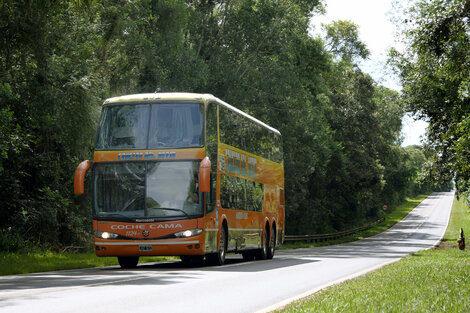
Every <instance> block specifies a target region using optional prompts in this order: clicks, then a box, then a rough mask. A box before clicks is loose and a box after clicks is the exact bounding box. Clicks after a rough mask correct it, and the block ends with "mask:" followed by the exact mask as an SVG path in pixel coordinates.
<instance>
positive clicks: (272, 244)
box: [267, 227, 276, 259]
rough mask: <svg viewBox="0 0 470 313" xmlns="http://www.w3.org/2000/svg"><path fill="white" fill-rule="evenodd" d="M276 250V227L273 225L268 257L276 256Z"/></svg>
mask: <svg viewBox="0 0 470 313" xmlns="http://www.w3.org/2000/svg"><path fill="white" fill-rule="evenodd" d="M275 250H276V228H274V227H273V229H272V230H271V236H270V240H269V248H268V255H267V258H268V259H272V258H273V257H274V251H275Z"/></svg>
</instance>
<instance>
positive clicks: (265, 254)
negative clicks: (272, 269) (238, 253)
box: [256, 228, 269, 260]
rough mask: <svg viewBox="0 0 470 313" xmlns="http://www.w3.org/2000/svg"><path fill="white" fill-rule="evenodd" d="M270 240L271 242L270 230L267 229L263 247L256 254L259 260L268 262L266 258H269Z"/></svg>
mask: <svg viewBox="0 0 470 313" xmlns="http://www.w3.org/2000/svg"><path fill="white" fill-rule="evenodd" d="M268 240H269V238H268V229H267V228H266V229H265V231H264V237H263V242H262V244H263V246H262V247H261V249H259V250H258V251H257V253H256V258H257V259H258V260H266V258H267V257H268V245H269V242H268Z"/></svg>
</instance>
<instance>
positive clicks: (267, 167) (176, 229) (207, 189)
mask: <svg viewBox="0 0 470 313" xmlns="http://www.w3.org/2000/svg"><path fill="white" fill-rule="evenodd" d="M89 168H91V175H90V177H91V179H90V180H91V185H92V188H91V190H92V206H93V231H94V246H95V252H96V255H97V256H116V257H118V260H119V264H120V265H121V267H123V268H130V267H135V266H136V265H137V263H138V260H139V256H180V257H181V259H182V261H183V262H192V261H197V260H203V259H204V258H206V259H207V260H210V261H212V263H215V264H219V265H222V264H224V262H225V257H226V254H227V253H229V252H233V253H241V254H242V255H243V257H244V259H254V258H257V259H270V258H272V257H273V256H274V250H275V248H276V246H278V245H279V244H281V243H282V242H283V239H284V166H283V159H282V146H281V135H280V133H279V132H278V131H277V130H276V129H274V128H272V127H269V126H267V125H266V124H264V123H262V122H261V121H259V120H257V119H255V118H253V117H252V116H250V115H248V114H245V113H244V112H242V111H240V110H238V109H236V108H234V107H233V106H231V105H229V104H227V103H225V102H224V101H222V100H220V99H218V98H216V97H214V96H212V95H210V94H192V93H153V94H136V95H126V96H122V97H115V98H110V99H107V100H106V101H105V102H104V104H103V108H102V113H101V117H100V120H99V128H98V133H97V140H96V146H95V151H94V157H93V161H92V162H90V161H83V162H82V163H80V165H79V166H78V167H77V170H76V171H75V181H74V189H75V190H74V191H75V193H76V194H83V193H84V181H85V174H86V172H87V170H88V169H89Z"/></svg>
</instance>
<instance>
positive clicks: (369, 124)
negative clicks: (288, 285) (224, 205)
mask: <svg viewBox="0 0 470 313" xmlns="http://www.w3.org/2000/svg"><path fill="white" fill-rule="evenodd" d="M321 11H322V6H321V3H320V0H282V1H272V0H225V1H219V0H143V1H124V0H120V1H110V0H103V1H93V0H88V1H78V0H77V1H64V0H58V1H57V0H56V1H48V0H41V1H26V0H23V1H21V0H6V1H1V2H0V15H1V17H0V41H1V44H0V78H1V80H0V120H1V122H0V250H3V251H5V250H7V251H13V250H17V249H20V248H21V247H24V246H25V245H28V244H33V245H38V244H39V245H40V246H44V247H52V248H63V247H70V246H86V243H87V242H88V241H89V240H90V237H91V236H90V235H89V232H90V228H91V218H90V215H91V212H90V205H89V204H88V203H87V201H86V200H79V199H77V198H75V197H74V196H73V195H72V176H73V172H74V169H75V167H76V165H77V164H78V163H79V161H81V160H83V159H87V158H90V157H91V151H92V146H93V141H94V137H95V135H94V133H95V129H96V122H97V118H98V115H99V109H100V104H101V103H102V100H103V99H105V98H108V97H110V96H116V95H122V94H128V93H139V92H154V91H189V92H204V93H206V92H208V93H212V94H214V95H216V96H217V97H219V98H221V99H224V100H225V101H227V102H229V103H231V104H233V105H235V106H236V107H238V108H240V109H242V110H245V111H247V112H248V113H250V114H252V115H254V116H256V117H257V118H259V119H261V120H263V121H265V122H267V123H268V124H271V125H273V126H274V127H276V128H278V129H279V130H280V131H281V133H282V134H283V141H284V151H285V153H284V160H285V173H286V202H287V232H288V233H290V234H294V233H297V234H298V233H315V232H331V231H336V230H341V229H344V228H348V227H350V226H351V224H354V223H362V222H364V220H365V219H367V218H375V217H376V216H379V215H381V214H383V211H382V207H383V206H384V205H393V204H395V203H397V202H399V201H400V200H401V199H403V197H404V196H406V195H407V194H409V193H414V192H419V191H420V188H423V185H419V184H418V183H417V182H418V176H419V171H420V167H421V165H422V164H423V163H424V161H425V158H424V154H423V152H422V151H421V149H420V148H419V147H408V148H401V147H400V146H399V137H400V129H401V117H402V115H403V110H402V109H401V107H400V106H399V96H398V94H397V93H396V92H394V91H391V90H388V89H386V88H384V87H379V86H377V85H376V84H375V83H374V81H373V80H372V79H371V78H370V77H369V76H368V75H367V74H364V73H363V72H361V71H360V70H359V69H358V67H357V66H356V65H355V63H354V62H355V61H356V60H358V59H359V58H364V57H367V55H368V50H367V48H366V47H365V46H364V44H363V43H361V42H360V41H359V40H358V35H357V34H358V32H357V26H356V25H354V24H352V23H350V22H337V23H333V24H331V25H328V26H326V28H325V33H326V35H325V38H323V39H320V38H312V37H311V36H309V35H308V30H309V19H310V18H312V16H314V15H315V14H318V13H319V12H321ZM313 18H315V17H313ZM462 74H464V73H463V72H462ZM458 90H460V91H461V92H460V93H459V94H458V96H457V95H456V97H462V95H465V92H464V90H463V89H462V88H460V89H458ZM462 144H463V143H462Z"/></svg>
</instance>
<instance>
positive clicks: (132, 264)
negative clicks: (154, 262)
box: [117, 256, 139, 268]
mask: <svg viewBox="0 0 470 313" xmlns="http://www.w3.org/2000/svg"><path fill="white" fill-rule="evenodd" d="M117 258H118V262H119V265H121V268H136V267H137V263H139V257H138V256H118V257H117Z"/></svg>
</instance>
